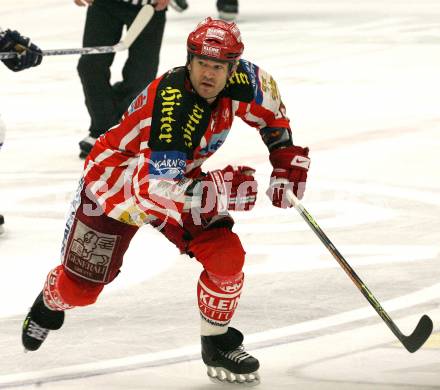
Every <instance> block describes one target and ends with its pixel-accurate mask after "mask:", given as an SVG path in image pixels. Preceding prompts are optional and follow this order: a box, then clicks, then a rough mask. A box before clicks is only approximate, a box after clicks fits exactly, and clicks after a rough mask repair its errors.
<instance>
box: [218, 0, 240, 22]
mask: <svg viewBox="0 0 440 390" xmlns="http://www.w3.org/2000/svg"><path fill="white" fill-rule="evenodd" d="M217 10H218V16H219V17H220V19H223V20H226V21H227V22H231V21H233V20H235V19H237V16H238V0H217Z"/></svg>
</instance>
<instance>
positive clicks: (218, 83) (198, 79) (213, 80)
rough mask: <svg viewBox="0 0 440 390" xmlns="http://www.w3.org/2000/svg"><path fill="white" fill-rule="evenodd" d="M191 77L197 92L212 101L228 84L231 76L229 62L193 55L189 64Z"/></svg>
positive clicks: (209, 101)
mask: <svg viewBox="0 0 440 390" xmlns="http://www.w3.org/2000/svg"><path fill="white" fill-rule="evenodd" d="M188 70H189V78H190V80H191V84H192V86H193V88H194V89H195V90H196V92H197V93H198V94H199V95H200V96H201V97H202V98H204V99H206V100H207V101H208V103H212V102H213V101H214V100H215V98H216V96H217V95H218V94H219V93H220V92H221V91H222V89H223V88H224V87H225V85H226V81H227V80H228V76H229V68H228V64H227V63H225V62H218V61H212V60H207V59H205V58H199V57H193V58H192V60H191V62H190V63H189V64H188Z"/></svg>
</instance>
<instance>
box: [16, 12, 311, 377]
mask: <svg viewBox="0 0 440 390" xmlns="http://www.w3.org/2000/svg"><path fill="white" fill-rule="evenodd" d="M243 49H244V46H243V43H242V41H241V37H240V31H239V29H238V28H237V26H236V25H235V23H227V22H224V21H222V20H215V19H211V18H207V19H206V20H204V21H203V22H202V23H200V24H199V25H198V26H197V27H196V29H195V30H194V31H193V32H191V33H190V34H189V36H188V39H187V53H188V56H187V62H186V65H185V66H182V67H178V68H174V69H172V70H170V71H168V72H167V73H165V74H164V75H163V76H161V77H159V78H157V79H156V80H154V81H153V82H152V83H151V84H149V85H148V86H147V87H146V88H145V90H144V91H143V92H142V93H141V94H140V95H139V96H138V97H137V98H136V99H135V100H134V101H133V103H132V104H131V105H130V106H129V108H128V110H127V111H126V112H125V114H124V115H123V117H122V120H121V122H120V123H119V124H118V125H117V126H115V127H113V128H111V129H110V130H109V131H107V132H106V133H105V134H104V135H102V136H101V137H100V138H99V139H98V140H97V142H96V144H95V146H94V147H93V149H92V151H91V153H90V155H89V156H88V158H87V160H86V161H85V165H84V174H83V178H82V179H81V181H80V186H79V189H78V192H77V196H76V197H75V200H74V201H73V203H72V209H71V214H70V217H69V218H68V221H67V225H66V230H65V236H64V241H63V245H62V264H61V265H58V266H56V267H55V268H54V269H52V270H51V271H50V272H49V274H48V276H47V279H46V282H45V284H44V286H43V290H42V292H41V293H40V294H39V296H38V297H37V299H36V300H35V302H34V304H33V306H32V307H31V309H30V311H29V313H28V315H27V317H26V319H25V321H24V324H23V332H22V341H23V345H24V347H25V348H26V349H27V350H37V349H38V348H39V347H40V345H41V343H42V342H43V341H44V340H45V338H46V337H47V335H48V333H49V331H50V330H55V329H59V328H60V327H61V326H62V324H63V321H64V314H65V311H66V310H68V309H72V308H74V307H75V306H86V305H91V304H93V303H94V302H95V301H96V299H97V298H98V296H99V294H100V293H101V291H102V289H103V288H104V286H105V285H106V284H108V283H110V282H111V281H112V280H114V278H115V277H116V276H117V275H118V272H119V268H120V267H121V265H122V260H123V255H124V253H125V252H126V250H127V248H128V246H129V244H130V240H131V239H132V237H133V236H134V234H135V233H136V231H137V229H138V228H139V227H140V226H142V225H145V224H150V225H152V226H153V227H155V228H157V229H159V230H160V231H161V233H163V234H164V235H165V236H166V237H167V238H168V239H169V240H170V241H171V242H172V243H173V244H175V245H176V246H177V247H178V248H179V249H180V251H181V252H182V253H186V254H187V255H189V256H190V257H194V258H195V259H196V260H197V261H199V262H200V263H201V265H202V266H203V271H202V273H201V275H200V278H199V280H198V284H197V301H198V307H199V311H200V316H201V344H202V358H203V361H204V363H205V364H206V365H207V367H208V375H209V376H210V377H211V378H212V379H213V380H217V381H225V382H237V383H247V384H256V383H258V381H259V377H258V372H257V370H258V368H259V362H258V360H257V359H256V358H254V357H253V356H251V355H250V354H249V353H247V352H246V351H245V350H244V347H243V345H242V341H243V334H242V333H241V332H240V331H239V330H237V329H235V328H233V327H230V326H229V323H230V321H231V319H232V317H233V314H234V312H235V309H236V307H237V305H238V300H239V298H240V294H241V291H242V288H243V280H244V275H243V271H242V269H243V264H244V261H245V251H244V249H243V247H242V245H241V242H240V239H239V237H238V236H237V234H235V233H234V232H233V231H232V227H233V224H234V221H233V219H232V217H231V216H230V214H229V213H228V210H243V211H245V210H250V209H252V208H253V206H254V204H255V200H256V195H257V186H256V184H257V183H256V181H255V179H254V176H253V174H254V172H255V171H254V170H253V169H252V168H249V167H245V166H239V167H232V166H230V165H228V166H227V167H225V168H223V169H218V170H214V171H208V172H206V173H203V172H202V169H201V167H202V164H203V162H204V161H205V160H206V159H207V158H209V157H210V156H211V155H212V154H213V153H215V152H216V151H217V150H218V149H219V148H220V146H221V145H222V143H223V142H224V140H225V138H226V136H227V135H228V133H229V131H230V129H231V126H232V122H233V119H234V116H237V117H239V118H241V119H242V120H243V121H245V122H246V123H248V124H249V125H250V126H252V127H255V128H256V129H258V131H259V133H260V135H261V137H262V139H263V141H264V143H265V144H266V145H267V147H268V150H269V159H270V162H271V164H272V165H273V171H272V174H271V179H270V187H269V191H268V195H269V196H270V198H271V200H272V202H273V204H274V205H275V206H277V207H283V208H284V207H288V206H289V204H288V202H286V201H285V191H286V189H287V188H289V189H291V190H292V191H293V192H294V193H295V194H296V195H297V196H298V197H299V198H301V197H302V195H303V192H304V188H305V181H306V178H307V171H308V167H309V162H310V160H309V158H308V149H307V148H302V147H299V146H294V145H293V143H292V135H291V130H290V127H289V120H288V118H287V117H286V115H285V109H284V106H283V104H282V101H281V97H280V94H279V91H278V88H277V85H276V83H275V81H274V79H273V78H272V77H271V76H270V75H269V74H268V73H266V72H265V71H264V70H262V69H261V68H259V67H258V66H257V65H254V64H252V63H250V62H248V61H246V60H244V59H240V57H241V54H242V52H243Z"/></svg>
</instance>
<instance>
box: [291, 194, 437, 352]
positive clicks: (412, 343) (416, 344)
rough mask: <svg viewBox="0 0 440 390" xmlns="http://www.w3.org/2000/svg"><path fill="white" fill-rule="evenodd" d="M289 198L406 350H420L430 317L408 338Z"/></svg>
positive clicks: (429, 326)
mask: <svg viewBox="0 0 440 390" xmlns="http://www.w3.org/2000/svg"><path fill="white" fill-rule="evenodd" d="M287 197H288V200H289V201H290V203H291V204H292V205H293V206H294V207H295V209H296V210H297V211H298V212H299V214H300V215H301V216H302V217H303V219H304V220H305V221H306V222H307V224H308V225H309V226H310V228H311V229H312V230H313V232H314V233H315V234H316V235H317V236H318V238H319V239H320V240H321V242H322V243H323V244H324V246H325V247H326V248H327V249H328V251H329V252H330V253H331V254H332V255H333V257H334V258H335V260H336V261H337V262H338V263H339V265H340V266H341V267H342V269H343V270H344V271H345V273H346V274H347V275H348V276H349V277H350V279H351V280H352V281H353V283H354V284H355V285H356V287H357V288H358V289H359V290H360V292H361V293H362V295H363V296H364V297H365V298H366V299H367V301H368V302H369V303H370V304H371V306H373V308H374V310H376V312H377V314H379V316H380V317H381V318H382V320H383V321H384V322H385V323H386V324H387V326H388V327H389V328H390V330H391V331H392V332H393V333H394V335H395V336H396V337H397V338H398V339H399V340H400V341H401V342H402V344H403V345H404V346H405V348H406V349H407V350H408V351H410V352H415V351H416V350H417V349H418V348H420V347H421V346H422V345H423V343H424V342H425V341H426V340H427V338H428V337H429V335H430V334H431V332H432V321H431V319H430V318H429V317H428V316H423V317H422V319H421V320H420V321H419V324H418V325H417V327H416V330H415V331H414V332H413V333H412V334H411V335H410V336H409V337H408V336H405V335H404V334H403V333H402V332H401V331H400V329H399V328H398V327H397V326H396V324H395V323H394V321H393V320H392V319H391V317H390V316H389V315H388V313H387V312H386V311H385V310H384V309H383V307H382V306H381V304H380V303H379V301H378V300H377V299H376V297H375V296H374V295H373V294H372V292H371V291H370V290H369V288H368V287H367V286H366V285H365V283H364V282H363V281H362V280H361V279H360V278H359V276H358V275H357V274H356V272H355V271H354V270H353V268H352V267H351V266H350V264H348V262H347V261H346V260H345V259H344V256H342V254H341V253H340V252H339V251H338V249H337V248H336V247H335V246H334V245H333V243H332V242H331V241H330V239H329V238H328V237H327V235H326V234H325V233H324V232H323V230H322V229H321V227H320V226H319V225H318V223H317V222H316V221H315V219H314V218H313V217H312V216H311V215H310V213H309V212H308V211H307V210H306V209H305V208H304V206H303V205H302V204H301V203H300V202H299V200H298V199H297V198H296V196H295V195H294V194H293V193H292V192H291V191H287Z"/></svg>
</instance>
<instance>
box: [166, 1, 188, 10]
mask: <svg viewBox="0 0 440 390" xmlns="http://www.w3.org/2000/svg"><path fill="white" fill-rule="evenodd" d="M169 5H170V6H171V8H174V9H175V10H176V11H177V12H183V11H185V10H186V9H187V8H188V3H187V2H186V0H171V1H170V3H169Z"/></svg>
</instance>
